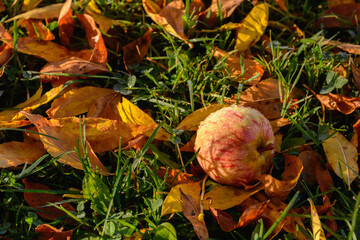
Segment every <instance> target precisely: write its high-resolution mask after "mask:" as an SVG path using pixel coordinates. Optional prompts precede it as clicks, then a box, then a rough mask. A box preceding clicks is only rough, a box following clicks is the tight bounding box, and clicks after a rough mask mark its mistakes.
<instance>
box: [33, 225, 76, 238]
mask: <svg viewBox="0 0 360 240" xmlns="http://www.w3.org/2000/svg"><path fill="white" fill-rule="evenodd" d="M35 232H37V233H39V234H40V237H39V238H38V240H70V239H71V237H72V234H73V231H72V230H69V231H63V230H62V228H61V229H57V228H55V227H53V226H51V225H49V224H41V225H39V226H37V227H36V228H35Z"/></svg>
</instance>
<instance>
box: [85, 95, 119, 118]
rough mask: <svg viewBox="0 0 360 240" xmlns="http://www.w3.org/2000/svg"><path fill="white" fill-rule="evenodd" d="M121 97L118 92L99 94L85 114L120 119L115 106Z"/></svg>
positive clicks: (93, 116)
mask: <svg viewBox="0 0 360 240" xmlns="http://www.w3.org/2000/svg"><path fill="white" fill-rule="evenodd" d="M121 99H122V96H121V94H120V93H118V92H113V93H110V94H107V95H104V96H101V97H99V98H98V99H97V100H96V101H95V102H94V103H93V105H92V106H91V108H90V109H89V111H88V113H87V114H86V116H87V117H92V118H105V119H113V120H120V121H121V117H120V114H119V111H118V109H117V107H116V106H117V105H118V104H119V103H120V102H121Z"/></svg>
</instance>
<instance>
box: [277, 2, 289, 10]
mask: <svg viewBox="0 0 360 240" xmlns="http://www.w3.org/2000/svg"><path fill="white" fill-rule="evenodd" d="M275 2H276V3H277V4H278V5H279V7H280V8H281V9H282V10H284V11H285V12H287V11H288V8H287V6H286V1H285V0H275Z"/></svg>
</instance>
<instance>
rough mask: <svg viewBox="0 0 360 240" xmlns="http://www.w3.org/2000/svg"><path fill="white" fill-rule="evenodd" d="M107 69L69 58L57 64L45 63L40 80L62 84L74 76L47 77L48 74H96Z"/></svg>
mask: <svg viewBox="0 0 360 240" xmlns="http://www.w3.org/2000/svg"><path fill="white" fill-rule="evenodd" d="M108 71H109V69H108V68H106V67H105V66H104V65H103V64H98V63H94V62H90V61H87V60H84V59H81V58H77V57H70V58H67V59H64V60H62V61H59V62H50V63H47V64H46V65H45V66H44V67H43V68H42V69H41V70H40V72H41V73H47V74H40V80H41V81H43V82H54V81H56V82H57V84H63V83H65V82H66V81H69V80H73V79H74V78H77V77H74V76H72V77H71V76H70V77H67V76H56V75H48V74H49V73H54V74H56V73H68V74H97V73H99V72H108Z"/></svg>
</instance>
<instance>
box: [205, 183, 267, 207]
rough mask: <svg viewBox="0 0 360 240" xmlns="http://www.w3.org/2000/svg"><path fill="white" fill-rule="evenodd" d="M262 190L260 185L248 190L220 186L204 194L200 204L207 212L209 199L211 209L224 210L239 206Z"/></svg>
mask: <svg viewBox="0 0 360 240" xmlns="http://www.w3.org/2000/svg"><path fill="white" fill-rule="evenodd" d="M262 189H264V187H263V186H262V185H261V184H259V185H257V186H256V187H254V188H252V189H250V190H245V189H242V188H238V187H231V186H220V187H216V188H214V189H212V190H211V191H210V192H207V193H205V195H204V200H203V201H202V204H203V207H204V209H205V210H209V209H210V208H209V199H211V200H212V204H211V206H212V207H213V208H215V209H220V210H226V209H229V208H232V207H234V206H236V205H239V204H240V203H242V202H243V201H245V200H246V199H248V198H249V197H251V196H252V195H254V194H255V193H257V192H259V191H261V190H262Z"/></svg>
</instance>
